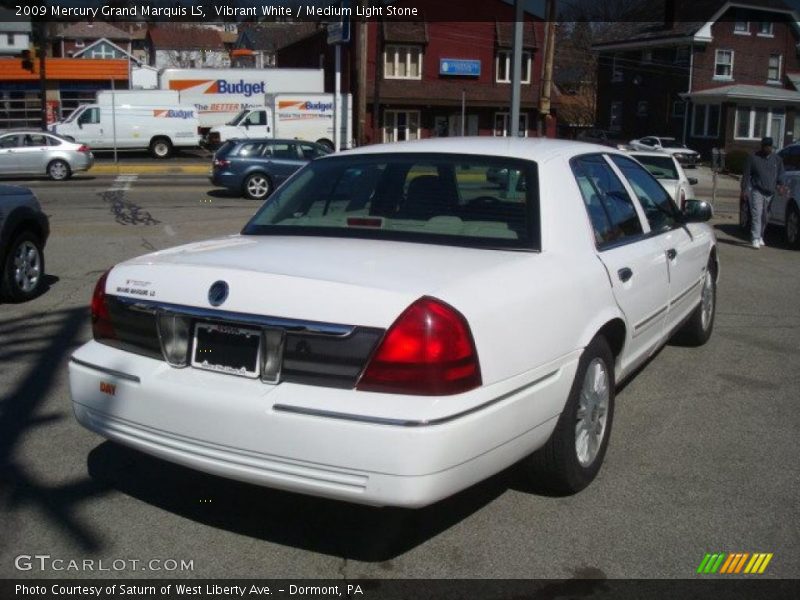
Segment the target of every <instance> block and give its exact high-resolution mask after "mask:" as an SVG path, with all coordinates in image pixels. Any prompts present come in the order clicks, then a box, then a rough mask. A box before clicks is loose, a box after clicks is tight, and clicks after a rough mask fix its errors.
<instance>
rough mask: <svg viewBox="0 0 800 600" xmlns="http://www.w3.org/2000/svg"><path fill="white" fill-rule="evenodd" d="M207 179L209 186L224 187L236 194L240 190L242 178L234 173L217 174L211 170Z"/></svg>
mask: <svg viewBox="0 0 800 600" xmlns="http://www.w3.org/2000/svg"><path fill="white" fill-rule="evenodd" d="M208 178H209V180H210V181H211V184H212V185H216V186H217V187H224V188H228V189H229V190H235V191H237V192H238V191H241V189H242V178H241V176H239V175H236V174H234V173H226V172H224V171H223V172H218V171H216V170H213V169H212V171H211V174H210V175H209V177H208Z"/></svg>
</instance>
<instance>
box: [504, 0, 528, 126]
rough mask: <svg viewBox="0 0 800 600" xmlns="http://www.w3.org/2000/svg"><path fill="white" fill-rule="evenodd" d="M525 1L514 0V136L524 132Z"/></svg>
mask: <svg viewBox="0 0 800 600" xmlns="http://www.w3.org/2000/svg"><path fill="white" fill-rule="evenodd" d="M523 1H524V0H514V42H513V44H514V45H513V47H512V51H511V119H510V120H511V122H510V123H509V124H508V134H509V135H510V136H513V137H517V136H519V135H521V134H522V132H521V131H520V130H519V112H520V103H521V96H522V86H521V82H522V26H523V24H524V23H523V19H524V13H523V10H522V8H523V7H522V3H523Z"/></svg>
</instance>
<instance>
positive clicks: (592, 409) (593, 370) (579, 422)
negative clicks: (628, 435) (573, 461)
mask: <svg viewBox="0 0 800 600" xmlns="http://www.w3.org/2000/svg"><path fill="white" fill-rule="evenodd" d="M609 398H610V386H609V377H608V370H607V368H606V365H605V363H604V362H603V361H602V360H601V359H599V358H595V359H594V360H592V362H591V363H589V366H588V368H587V369H586V375H584V378H583V387H582V389H581V393H580V397H579V399H578V412H577V415H576V422H575V452H576V454H577V456H578V462H579V463H580V465H581V466H582V467H588V466H589V465H591V464H592V463H593V462H594V460H595V459H596V458H597V454H598V452H599V451H600V446H601V445H602V443H603V437H604V436H605V434H606V425H607V423H608V405H609Z"/></svg>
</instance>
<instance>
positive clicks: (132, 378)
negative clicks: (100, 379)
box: [69, 358, 142, 383]
mask: <svg viewBox="0 0 800 600" xmlns="http://www.w3.org/2000/svg"><path fill="white" fill-rule="evenodd" d="M69 361H70V362H73V363H75V364H76V365H80V366H82V367H86V368H87V369H93V370H95V371H100V372H101V373H105V374H106V375H111V376H113V377H118V378H119V379H125V380H126V381H132V382H133V383H141V382H142V380H141V379H139V378H138V377H137V376H136V375H129V374H128V373H123V372H122V371H117V370H116V369H109V368H107V367H101V366H99V365H93V364H92V363H88V362H86V361H84V360H80V359H79V358H70V359H69Z"/></svg>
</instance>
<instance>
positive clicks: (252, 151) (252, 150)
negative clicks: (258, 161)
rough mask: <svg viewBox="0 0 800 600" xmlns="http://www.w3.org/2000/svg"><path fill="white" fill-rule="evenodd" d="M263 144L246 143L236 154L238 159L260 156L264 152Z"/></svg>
mask: <svg viewBox="0 0 800 600" xmlns="http://www.w3.org/2000/svg"><path fill="white" fill-rule="evenodd" d="M264 146H265V144H264V142H247V143H244V144H242V145H241V147H240V148H239V152H237V153H236V155H237V156H239V157H240V158H252V157H254V156H261V154H262V152H263V151H264Z"/></svg>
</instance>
